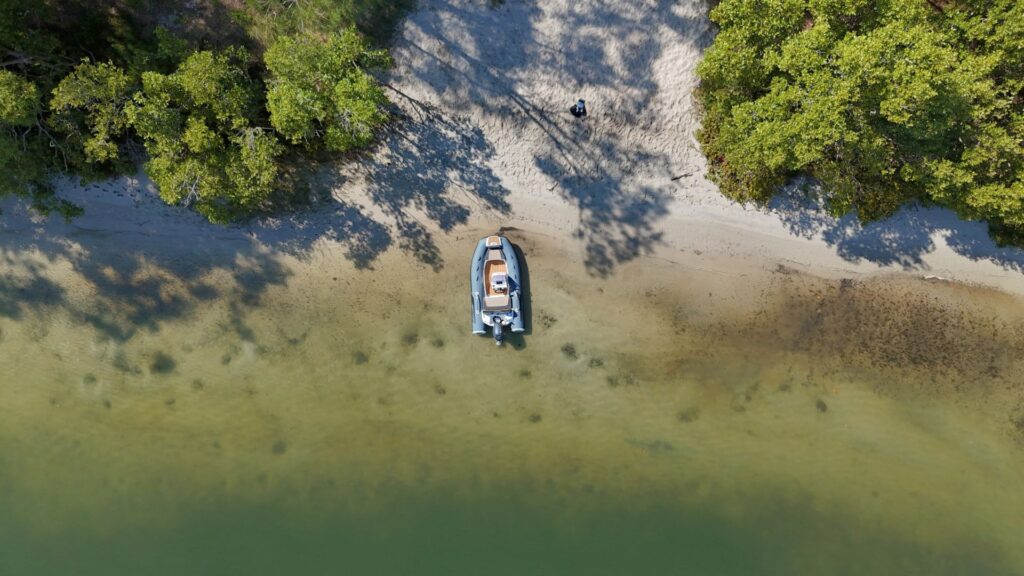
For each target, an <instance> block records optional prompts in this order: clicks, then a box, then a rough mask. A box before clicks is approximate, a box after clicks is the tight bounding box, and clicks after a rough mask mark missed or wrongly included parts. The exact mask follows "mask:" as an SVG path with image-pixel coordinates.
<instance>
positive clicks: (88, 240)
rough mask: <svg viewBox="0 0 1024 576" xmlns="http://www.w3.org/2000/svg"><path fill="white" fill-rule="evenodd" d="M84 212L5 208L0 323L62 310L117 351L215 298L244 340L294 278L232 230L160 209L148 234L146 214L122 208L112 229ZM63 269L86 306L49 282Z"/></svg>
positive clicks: (0, 233)
mask: <svg viewBox="0 0 1024 576" xmlns="http://www.w3.org/2000/svg"><path fill="white" fill-rule="evenodd" d="M95 186H96V187H99V188H100V190H99V193H100V194H107V193H109V194H112V195H113V194H131V193H135V192H127V193H123V192H117V191H116V189H118V187H117V186H115V185H113V184H111V183H104V184H98V185H95ZM107 188H109V189H107ZM95 191H96V190H95V189H94V192H95ZM136 192H137V193H142V192H139V191H136ZM154 201H155V200H154ZM84 204H85V205H86V207H87V211H86V214H84V215H83V216H81V217H79V218H76V219H74V220H71V221H70V222H65V221H62V220H60V219H59V218H40V217H39V216H38V215H36V214H34V213H33V212H31V211H30V209H28V208H27V206H25V205H24V204H22V203H19V202H17V201H14V200H8V201H5V202H4V207H3V209H4V212H3V216H2V217H0V218H2V224H0V238H2V242H0V261H2V262H3V273H2V275H0V316H2V317H6V318H11V319H14V320H21V319H24V318H25V317H26V316H28V315H30V314H36V315H46V314H48V313H49V312H50V311H51V309H52V308H54V307H57V306H60V307H63V308H65V309H66V310H67V311H68V313H69V314H70V316H71V319H72V320H73V321H77V322H81V323H84V324H87V325H90V326H92V327H94V328H95V329H96V330H97V332H98V333H99V334H100V335H101V337H102V338H105V339H110V340H113V341H116V342H123V341H126V340H128V339H130V338H131V337H132V336H134V335H135V334H136V333H138V332H140V331H148V332H156V331H158V330H159V329H160V325H161V323H162V322H164V321H167V320H172V319H177V318H184V317H188V316H189V315H190V314H192V313H193V312H194V311H195V309H196V308H197V306H198V305H199V304H200V303H201V302H204V301H208V300H212V299H215V298H219V299H226V300H227V301H228V303H229V310H231V312H232V315H233V316H235V317H233V318H230V319H229V320H228V327H227V328H228V329H229V330H234V331H235V332H237V333H238V335H239V336H240V337H241V338H243V339H248V338H250V336H251V332H247V329H246V328H245V322H244V318H243V317H244V314H245V311H246V310H247V309H249V308H251V307H254V306H258V305H259V303H260V298H261V296H262V294H263V293H264V292H265V291H266V290H267V289H268V288H269V287H271V286H276V285H283V284H285V283H286V282H287V279H288V277H289V276H290V275H291V272H290V271H289V270H288V268H287V267H286V266H285V265H284V264H282V263H281V262H280V260H279V258H278V257H277V256H275V255H274V254H272V253H269V252H268V251H266V250H265V249H263V248H261V247H260V246H259V245H258V244H257V243H256V242H254V241H253V240H252V239H251V238H250V237H248V236H247V235H245V234H244V233H242V232H241V231H240V230H239V229H238V228H232V227H227V228H224V227H218V226H213V225H209V224H205V225H204V224H203V223H202V222H201V217H199V216H198V215H196V214H193V213H190V212H187V211H185V210H182V209H175V208H167V210H170V211H172V212H173V214H172V215H171V216H170V217H168V218H166V221H165V222H162V224H161V229H160V230H155V229H152V228H150V227H149V221H150V219H152V218H153V212H152V211H132V209H130V208H127V209H125V210H124V213H123V214H122V216H123V219H121V220H120V221H119V222H118V229H117V230H112V229H110V228H111V227H110V225H109V218H110V214H101V213H100V209H99V208H97V212H96V213H94V214H92V215H90V213H89V211H88V204H89V203H88V202H84ZM118 210H121V208H118ZM147 214H148V216H147ZM154 235H156V238H155V239H154V238H153V237H152V236H154ZM65 263H66V264H65ZM65 265H68V266H70V268H71V270H72V271H73V272H74V273H75V274H76V275H77V276H79V277H80V280H81V281H82V282H84V284H85V286H84V287H81V286H79V285H78V284H75V290H76V291H78V292H79V293H81V291H82V290H83V289H84V290H85V291H86V293H87V294H88V297H87V298H81V297H79V298H76V299H72V298H71V297H70V295H69V293H68V290H69V289H70V285H68V286H65V285H64V284H63V283H61V284H58V283H57V282H56V281H55V276H54V272H55V271H56V270H59V268H60V267H61V266H65ZM58 274H59V272H58ZM211 274H213V275H215V277H216V280H213V279H211Z"/></svg>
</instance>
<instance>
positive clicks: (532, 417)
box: [529, 412, 541, 424]
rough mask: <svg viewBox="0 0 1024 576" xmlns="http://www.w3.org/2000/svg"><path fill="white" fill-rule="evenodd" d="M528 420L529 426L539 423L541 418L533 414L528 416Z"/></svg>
mask: <svg viewBox="0 0 1024 576" xmlns="http://www.w3.org/2000/svg"><path fill="white" fill-rule="evenodd" d="M529 420H530V423H531V424H536V423H538V422H540V421H541V416H540V414H538V413H536V412H534V413H533V414H530V418H529Z"/></svg>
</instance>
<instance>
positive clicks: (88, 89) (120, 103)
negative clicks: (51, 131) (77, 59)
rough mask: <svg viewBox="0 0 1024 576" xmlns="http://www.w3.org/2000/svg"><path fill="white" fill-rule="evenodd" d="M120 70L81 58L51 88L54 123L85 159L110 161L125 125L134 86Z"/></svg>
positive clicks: (115, 154) (125, 128) (116, 157)
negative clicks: (68, 72)
mask: <svg viewBox="0 0 1024 576" xmlns="http://www.w3.org/2000/svg"><path fill="white" fill-rule="evenodd" d="M135 88H136V87H135V86H134V83H133V82H132V79H131V78H129V76H128V74H127V73H125V71H124V70H121V69H120V68H118V67H117V66H114V65H113V64H112V63H109V62H101V63H98V64H94V63H91V62H89V61H88V60H83V61H82V63H81V64H79V65H78V66H76V67H75V69H74V71H72V72H71V74H69V75H67V76H65V77H64V79H63V80H61V81H60V83H59V84H57V87H56V88H54V90H53V98H52V99H51V100H50V110H51V111H53V113H54V117H53V119H52V120H51V121H52V122H53V124H54V126H55V127H56V128H57V129H58V130H59V131H61V132H62V133H64V134H66V135H67V137H68V139H69V140H70V141H71V142H73V143H74V144H77V145H79V146H81V147H82V150H83V153H84V156H85V161H86V162H92V163H102V162H111V161H114V160H117V159H118V158H119V156H120V154H119V152H118V143H119V140H120V139H122V138H123V137H124V135H125V132H126V130H127V129H128V118H127V116H126V115H125V112H124V109H125V105H126V104H127V103H128V102H129V100H130V98H131V95H132V93H133V92H134V90H135Z"/></svg>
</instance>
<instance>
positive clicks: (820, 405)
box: [814, 398, 828, 414]
mask: <svg viewBox="0 0 1024 576" xmlns="http://www.w3.org/2000/svg"><path fill="white" fill-rule="evenodd" d="M814 407H815V408H817V409H818V412H820V413H822V414H824V413H825V412H828V404H825V401H824V400H822V399H821V398H818V401H817V402H815V403H814Z"/></svg>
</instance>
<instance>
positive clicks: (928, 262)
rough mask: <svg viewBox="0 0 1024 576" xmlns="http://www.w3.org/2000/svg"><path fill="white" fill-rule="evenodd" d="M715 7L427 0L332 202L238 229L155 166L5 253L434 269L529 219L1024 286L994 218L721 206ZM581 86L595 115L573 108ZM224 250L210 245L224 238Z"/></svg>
mask: <svg viewBox="0 0 1024 576" xmlns="http://www.w3.org/2000/svg"><path fill="white" fill-rule="evenodd" d="M706 9H707V7H706V6H705V4H704V3H703V2H690V1H683V2H673V3H666V2H653V1H647V2H644V1H638V2H616V3H611V2H600V1H594V2H590V1H581V2H568V1H564V0H563V1H552V2H543V3H534V2H511V1H510V2H505V3H501V4H499V5H496V6H494V7H490V6H489V5H487V3H482V2H454V1H449V0H445V1H441V0H425V1H423V2H421V3H420V7H419V9H418V10H416V11H415V12H413V13H411V14H410V15H409V16H408V18H407V19H406V20H405V21H404V22H403V23H402V24H401V25H400V28H399V31H398V34H397V40H396V44H395V47H394V49H393V54H394V59H395V62H396V65H395V68H394V69H393V70H392V71H391V73H390V76H389V78H388V79H387V80H388V85H389V94H390V96H391V98H392V99H393V101H394V102H395V103H396V105H397V108H398V109H397V110H396V115H397V116H398V121H397V122H396V123H395V124H394V125H393V128H392V129H391V130H390V131H389V132H388V133H387V134H386V135H385V136H384V138H383V139H382V142H381V144H380V145H379V146H378V147H377V149H376V150H375V151H374V152H373V153H371V154H368V155H366V156H364V157H362V158H359V159H358V160H356V161H354V162H352V163H349V164H346V165H344V166H343V167H341V168H340V169H334V170H327V171H325V173H324V174H322V178H321V179H320V180H319V181H318V184H317V186H316V187H315V193H316V194H318V197H319V198H321V200H320V202H318V203H317V204H318V205H317V208H315V209H314V210H312V211H305V212H302V213H298V214H290V215H282V216H280V217H276V218H265V219H260V220H257V221H252V222H248V223H245V224H239V225H233V226H228V227H218V226H212V225H209V224H207V223H205V222H204V221H203V220H202V219H201V218H199V217H197V216H195V215H194V214H191V213H189V212H188V211H187V210H185V209H183V208H177V207H167V206H164V205H163V204H162V203H160V202H159V200H158V199H156V198H155V194H154V191H153V190H152V187H151V185H150V184H149V183H148V182H147V181H146V179H145V177H144V176H142V175H140V176H139V177H137V178H121V179H116V180H112V181H108V182H102V183H97V184H92V185H84V186H80V185H76V184H74V183H72V182H67V181H65V182H62V183H61V185H60V193H61V195H62V196H64V197H66V198H68V199H70V200H72V201H74V202H76V203H78V204H79V205H81V206H83V207H84V208H85V210H86V213H85V215H83V216H82V217H80V218H76V219H75V220H74V221H72V222H70V223H67V224H65V223H63V222H61V221H60V220H59V219H58V218H52V219H49V220H44V219H41V218H38V217H34V216H32V215H31V214H30V213H28V212H27V211H26V209H25V208H24V207H22V206H20V205H19V204H18V203H17V202H15V201H12V200H7V201H5V202H4V205H3V209H4V216H3V218H2V219H0V234H2V235H3V237H4V245H5V246H7V247H9V248H13V247H17V246H19V245H22V246H23V245H24V244H25V243H26V242H27V240H26V238H25V235H26V232H27V231H32V234H33V238H34V239H33V240H32V241H31V242H29V243H32V242H34V243H35V244H34V245H35V246H37V247H38V248H39V249H40V250H41V251H42V252H44V253H49V254H50V255H51V256H56V255H57V254H56V253H53V251H48V249H47V248H46V244H47V243H48V242H50V243H54V244H59V245H62V246H65V247H69V246H71V245H74V244H76V243H77V244H80V245H81V246H80V248H81V249H84V250H86V251H88V250H89V248H90V246H91V245H92V243H93V242H100V243H101V244H102V242H103V241H102V240H99V237H102V238H104V239H111V238H112V237H116V239H115V240H113V241H114V243H115V244H118V245H122V244H128V245H129V246H130V248H128V249H130V250H138V251H140V252H141V253H142V254H152V253H155V252H159V251H161V250H163V249H164V248H168V247H175V248H185V249H186V250H192V249H194V250H196V251H198V252H203V253H209V252H210V251H216V250H220V249H222V248H223V246H227V245H231V246H235V247H236V248H240V249H241V250H242V251H243V252H244V253H249V252H252V253H259V254H273V253H282V254H290V255H295V256H299V257H301V258H303V259H310V260H312V261H319V260H334V259H344V260H347V261H348V262H350V263H351V265H352V266H355V267H357V268H372V267H374V266H376V265H377V263H378V260H379V257H380V255H381V254H382V253H384V252H386V251H389V250H397V251H400V252H402V253H404V254H405V255H407V256H409V257H411V258H414V259H415V260H416V261H418V262H419V263H420V264H421V265H422V266H424V267H425V268H426V269H434V270H435V271H436V270H437V269H438V268H439V267H440V266H444V265H446V264H447V263H446V262H441V261H440V260H439V258H440V255H439V249H438V245H439V242H440V241H441V238H442V237H448V239H449V240H452V239H454V238H458V237H459V235H460V232H461V231H463V230H467V229H487V228H494V229H497V228H500V227H514V228H519V229H522V230H525V231H530V232H532V233H535V234H537V235H538V236H539V237H545V238H548V239H550V240H551V241H552V242H556V243H559V244H564V245H566V246H568V247H571V248H572V252H573V253H575V254H577V255H578V258H577V261H576V262H574V265H578V266H583V267H584V268H585V269H586V270H587V272H588V273H589V274H591V275H592V276H595V277H601V276H609V275H614V274H615V273H616V269H617V267H619V266H620V265H621V264H622V263H624V262H627V261H630V260H633V259H636V258H645V257H652V258H658V259H663V260H668V261H671V262H678V263H681V264H684V265H686V266H691V267H696V268H701V269H709V270H715V271H718V272H721V273H725V274H732V275H742V274H747V273H751V272H754V271H764V270H772V269H774V268H776V267H777V266H779V265H780V264H781V265H784V266H788V267H794V268H797V269H800V270H803V271H808V272H811V273H813V274H816V275H822V276H829V277H836V276H847V275H854V276H861V275H870V274H877V273H890V272H908V273H911V274H913V275H917V276H923V277H930V278H943V279H949V280H954V281H960V282H965V283H971V284H980V285H986V286H992V287H997V288H1000V289H1002V290H1006V291H1010V292H1013V293H1024V274H1022V273H1021V271H1022V268H1024V252H1022V251H1021V250H1018V249H1013V248H1000V247H998V246H996V245H995V243H994V242H993V241H992V240H991V239H989V238H988V235H987V232H986V225H985V224H982V223H977V222H966V221H962V220H960V219H959V218H957V217H956V215H955V214H953V213H951V212H949V211H948V210H942V209H936V208H924V207H908V208H907V209H905V210H903V211H901V212H900V213H899V214H897V215H896V216H894V217H892V218H889V219H887V220H884V221H881V222H877V223H873V224H870V225H868V226H861V225H859V224H858V223H857V221H856V219H855V218H853V217H852V216H847V217H844V218H841V219H836V218H833V217H831V216H829V215H828V214H827V213H826V212H824V211H823V210H822V209H821V208H820V207H818V206H816V205H815V204H814V203H813V202H810V201H807V200H806V198H805V197H804V195H803V194H802V193H801V192H800V188H801V186H799V185H793V186H791V190H789V191H788V192H787V193H785V194H783V195H781V196H780V197H779V198H778V199H777V200H776V201H774V202H773V203H772V204H771V205H770V206H768V207H755V206H745V205H741V204H738V203H735V202H731V201H729V200H727V199H725V198H723V197H722V196H721V195H719V193H718V192H717V190H716V189H715V186H714V184H712V183H711V182H709V181H708V180H707V179H706V178H705V173H706V165H705V161H704V159H703V157H702V155H701V153H700V151H699V150H698V148H697V145H696V141H695V138H694V134H695V132H696V130H698V128H699V118H698V113H697V111H696V110H695V109H694V103H693V98H692V91H693V89H694V87H695V86H696V85H697V78H696V76H695V67H696V65H697V63H698V61H699V59H700V57H701V53H702V50H703V49H704V48H705V47H707V46H708V44H709V43H710V41H711V40H712V38H713V34H714V27H713V25H712V24H711V23H710V22H709V21H708V20H707V18H706V16H705V14H706ZM577 98H585V99H586V101H587V102H588V109H589V115H588V116H587V117H586V118H583V119H577V118H574V117H573V116H572V115H571V114H569V111H568V108H569V106H570V105H571V104H572V103H573V102H575V100H576V99H577ZM214 240H215V241H216V243H218V244H221V245H222V247H221V248H215V247H213V246H211V244H212V243H213V241H214Z"/></svg>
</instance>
